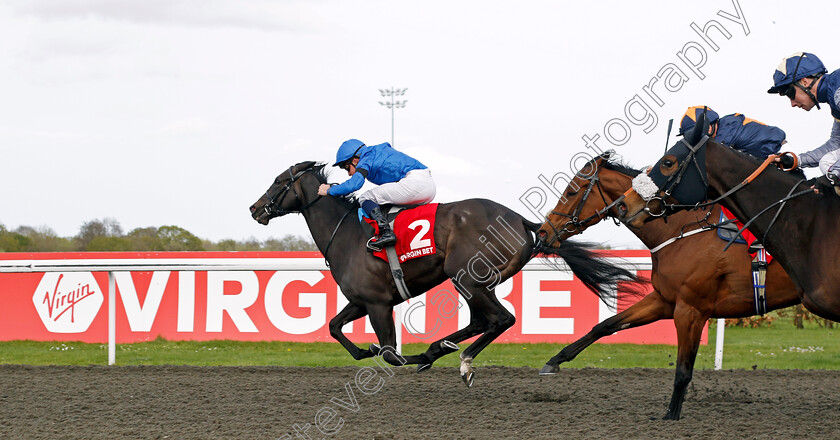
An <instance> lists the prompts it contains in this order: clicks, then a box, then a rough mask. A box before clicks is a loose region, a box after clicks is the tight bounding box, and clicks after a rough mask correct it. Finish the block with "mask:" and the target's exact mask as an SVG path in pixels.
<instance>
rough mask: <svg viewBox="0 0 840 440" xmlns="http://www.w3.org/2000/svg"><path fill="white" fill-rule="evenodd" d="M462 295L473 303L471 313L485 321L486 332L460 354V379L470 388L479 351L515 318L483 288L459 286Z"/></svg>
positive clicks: (491, 293)
mask: <svg viewBox="0 0 840 440" xmlns="http://www.w3.org/2000/svg"><path fill="white" fill-rule="evenodd" d="M461 289H463V292H462V294H463V295H464V296H465V297H467V298H470V300H471V301H473V305H474V306H475V308H474V309H473V312H476V313H481V314H482V315H483V316H484V318H485V319H487V330H486V331H485V332H484V334H482V335H481V336H479V337H478V339H476V340H475V342H473V343H472V344H470V346H469V347H467V348H466V350H464V351H463V352H462V353H461V379H463V380H464V383H465V384H466V385H467V386H468V387H470V386H472V383H473V380H474V379H475V369H474V368H473V367H472V362H473V360H474V359H475V357H476V356H478V354H479V353H481V350H484V348H485V347H487V346H488V345H489V344H490V343H491V342H493V340H495V339H496V338H498V337H499V335H501V334H502V333H504V332H505V330H507V329H509V328H510V327H511V326H513V324H514V323H515V322H516V317H515V316H513V315H512V314H511V313H510V312H508V311H507V309H505V308H504V307H503V306H502V304H501V303H500V302H499V300H498V299H497V298H496V295H495V292H494V291H490V292H487V293H486V294H485V292H486V291H487V290H486V289H487V288H486V287H485V286H481V285H478V286H474V287H466V286H461Z"/></svg>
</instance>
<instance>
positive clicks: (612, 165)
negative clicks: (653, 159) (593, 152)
mask: <svg viewBox="0 0 840 440" xmlns="http://www.w3.org/2000/svg"><path fill="white" fill-rule="evenodd" d="M601 165H602V166H603V167H604V168H606V169H608V170H612V171H617V172H619V173H621V174H626V175H628V176H632V177H636V176H638V175H639V174H641V173H642V170H637V169H635V168H633V167H631V166H630V165H627V164H625V163H624V162H622V161H621V159H620V158H618V157H611V158H609V159H608V160H605V161H603V162H602V163H601Z"/></svg>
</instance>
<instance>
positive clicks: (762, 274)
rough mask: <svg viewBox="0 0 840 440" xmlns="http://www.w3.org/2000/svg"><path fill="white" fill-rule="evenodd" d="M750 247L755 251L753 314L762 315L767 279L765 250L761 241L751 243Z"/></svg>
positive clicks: (753, 264)
mask: <svg viewBox="0 0 840 440" xmlns="http://www.w3.org/2000/svg"><path fill="white" fill-rule="evenodd" d="M750 248H751V249H755V250H756V251H757V252H756V254H755V258H753V261H752V278H753V293H754V296H755V314H756V315H764V314H766V313H767V297H766V295H765V283H766V280H767V251H766V250H765V249H764V246H762V245H761V243H753V244H751V245H750Z"/></svg>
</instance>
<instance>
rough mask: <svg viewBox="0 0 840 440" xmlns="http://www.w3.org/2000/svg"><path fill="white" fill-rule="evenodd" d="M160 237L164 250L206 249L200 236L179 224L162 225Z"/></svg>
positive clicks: (159, 229)
mask: <svg viewBox="0 0 840 440" xmlns="http://www.w3.org/2000/svg"><path fill="white" fill-rule="evenodd" d="M158 237H159V238H160V241H161V244H162V245H163V250H166V251H203V250H204V246H202V244H201V240H200V239H199V238H198V237H196V236H195V235H193V234H192V233H190V231H187V230H186V229H184V228H179V227H178V226H161V227H160V228H158Z"/></svg>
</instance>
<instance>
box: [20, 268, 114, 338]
mask: <svg viewBox="0 0 840 440" xmlns="http://www.w3.org/2000/svg"><path fill="white" fill-rule="evenodd" d="M104 301H105V297H104V295H102V290H100V289H99V285H98V284H96V280H95V279H94V278H93V274H91V273H90V272H71V273H58V272H51V273H46V274H44V277H43V278H41V282H40V283H39V284H38V287H37V288H36V289H35V294H34V295H33V296H32V303H33V304H34V305H35V310H36V311H37V312H38V316H40V317H41V322H43V323H44V326H45V327H46V328H47V330H49V331H50V332H52V333H81V332H84V331H86V330H87V329H88V327H90V324H91V323H92V322H93V320H94V318H96V315H97V313H99V308H100V307H101V306H102V303H103V302H104Z"/></svg>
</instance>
